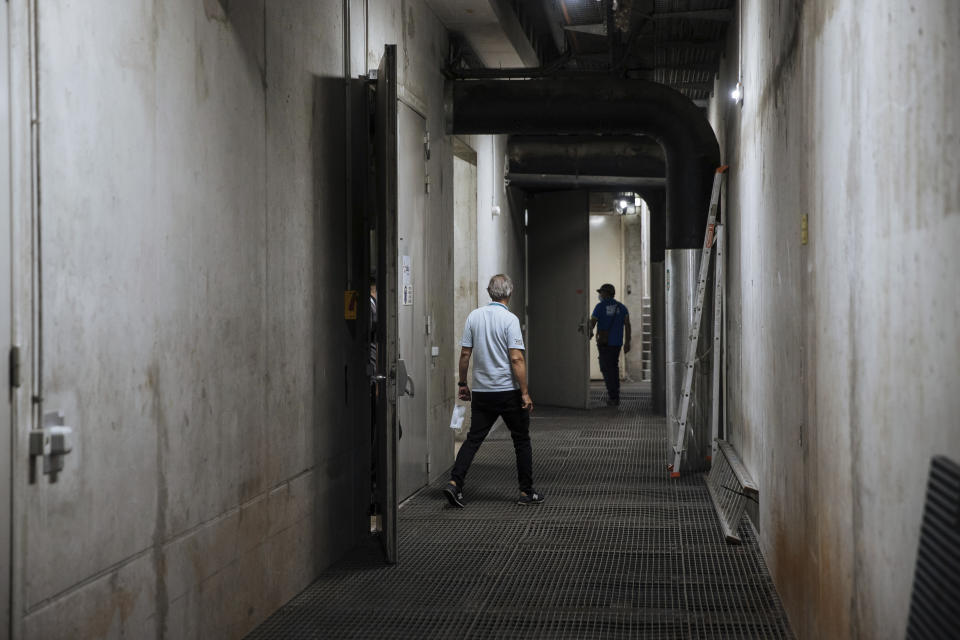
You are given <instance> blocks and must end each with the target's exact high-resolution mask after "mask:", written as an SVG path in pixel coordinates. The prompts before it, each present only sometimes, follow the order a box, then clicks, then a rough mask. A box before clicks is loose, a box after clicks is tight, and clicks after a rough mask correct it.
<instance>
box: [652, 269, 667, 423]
mask: <svg viewBox="0 0 960 640" xmlns="http://www.w3.org/2000/svg"><path fill="white" fill-rule="evenodd" d="M663 277H664V275H663V261H662V260H661V261H659V262H650V324H651V327H650V393H651V395H652V396H653V412H654V413H655V414H657V415H659V416H662V415H666V411H667V404H666V389H667V388H666V384H665V379H664V371H665V367H666V360H665V356H666V352H665V351H664V343H663V336H664V313H663V308H664V304H663V303H664V298H663Z"/></svg>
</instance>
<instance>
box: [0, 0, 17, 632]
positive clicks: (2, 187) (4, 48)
mask: <svg viewBox="0 0 960 640" xmlns="http://www.w3.org/2000/svg"><path fill="white" fill-rule="evenodd" d="M9 6H10V5H9V4H8V3H5V4H4V5H3V7H0V194H3V195H4V198H3V204H2V205H0V353H3V354H4V356H6V354H7V353H10V357H11V361H10V362H11V366H9V367H8V366H0V370H2V371H4V372H5V373H3V374H0V384H2V385H3V388H2V391H0V396H2V399H0V638H6V637H9V634H10V585H11V579H12V574H11V568H12V564H13V563H12V562H11V561H12V556H11V546H10V542H11V541H10V531H11V528H10V525H11V522H12V519H13V518H12V503H11V482H12V474H11V467H12V465H13V458H12V455H13V449H14V447H13V441H12V437H13V426H12V418H13V407H12V404H11V400H12V391H13V384H14V381H13V380H12V379H11V373H12V371H13V368H14V367H13V352H12V349H13V331H12V327H11V322H12V317H13V313H12V312H13V298H12V294H11V286H12V280H13V279H12V277H11V276H12V269H13V263H12V260H13V247H12V244H11V222H12V210H11V202H10V99H9V96H10V76H9V72H8V69H9V68H10V66H9V54H10V47H9V40H8V38H9V33H8V31H7V19H8V17H7V12H8V11H9ZM4 364H6V363H4Z"/></svg>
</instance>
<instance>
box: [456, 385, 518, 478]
mask: <svg viewBox="0 0 960 640" xmlns="http://www.w3.org/2000/svg"><path fill="white" fill-rule="evenodd" d="M471 404H472V408H471V411H470V422H471V424H470V432H469V433H468V434H467V439H466V441H465V442H464V443H463V444H462V445H461V446H460V452H459V453H458V454H457V461H456V462H455V463H454V465H453V471H451V472H450V478H451V479H452V480H453V481H454V482H456V483H457V486H458V487H460V488H461V489H463V481H464V478H466V476H467V470H468V469H469V468H470V463H471V462H473V456H475V455H476V453H477V450H478V449H479V448H480V445H481V444H483V440H484V438H486V437H487V434H488V433H490V428H491V427H493V423H494V422H496V421H497V418H498V417H499V416H503V421H504V422H505V423H506V425H507V428H509V429H510V435H511V436H512V437H513V450H514V452H515V453H516V454H517V482H519V484H520V491H523V492H524V493H530V492H531V491H533V447H532V446H531V444H530V412H529V411H527V410H526V409H524V408H523V399H522V397H521V395H520V390H519V389H514V390H513V391H489V392H485V391H475V392H474V393H473V398H472V400H471Z"/></svg>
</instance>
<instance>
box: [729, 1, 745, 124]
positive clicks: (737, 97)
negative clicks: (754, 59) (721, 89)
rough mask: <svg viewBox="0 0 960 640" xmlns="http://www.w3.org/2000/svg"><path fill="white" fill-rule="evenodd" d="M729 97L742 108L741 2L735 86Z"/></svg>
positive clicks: (740, 5) (740, 3)
mask: <svg viewBox="0 0 960 640" xmlns="http://www.w3.org/2000/svg"><path fill="white" fill-rule="evenodd" d="M730 97H731V98H732V99H733V102H734V104H736V105H737V106H738V107H742V106H743V2H742V1H741V2H738V3H737V86H736V87H734V88H733V91H731V92H730Z"/></svg>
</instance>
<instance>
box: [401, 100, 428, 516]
mask: <svg viewBox="0 0 960 640" xmlns="http://www.w3.org/2000/svg"><path fill="white" fill-rule="evenodd" d="M426 132H427V123H426V121H425V120H424V119H423V117H422V116H421V115H420V114H418V113H417V112H415V111H414V110H413V109H411V108H410V107H408V106H407V105H405V104H403V103H399V104H398V105H397V157H398V158H403V162H398V166H397V172H398V173H397V175H398V180H397V234H398V235H397V242H398V245H397V250H398V251H399V257H400V272H399V277H400V281H399V282H398V283H397V294H398V296H399V300H398V306H397V322H398V326H399V328H398V339H399V345H398V347H399V350H400V358H401V359H402V360H403V361H404V362H405V363H406V366H407V376H409V379H410V380H411V381H412V383H411V385H410V388H411V389H413V390H414V393H413V395H412V397H408V398H405V399H404V400H403V402H401V403H399V405H398V407H397V410H398V416H399V419H400V430H401V431H400V434H401V435H400V442H399V443H398V444H397V482H398V483H399V484H398V494H397V495H398V497H399V499H400V500H404V499H405V498H408V497H410V496H411V495H413V494H414V493H415V492H416V491H417V490H418V489H420V488H421V487H423V486H425V485H426V484H428V483H429V481H430V479H429V477H428V476H427V449H428V444H427V422H428V420H427V395H428V384H427V383H428V378H427V375H426V374H427V371H428V370H429V369H428V361H429V357H430V355H429V346H428V345H427V337H428V336H427V332H426V325H427V303H426V300H427V290H428V286H427V281H426V279H427V277H428V274H427V270H426V265H425V261H426V255H427V252H426V250H425V249H426V248H425V246H424V245H425V233H426V232H425V227H424V225H425V223H426V215H427V211H426V209H427V194H426V190H425V180H426V164H425V158H424V150H423V149H424V146H423V145H424V136H425V135H426Z"/></svg>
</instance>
